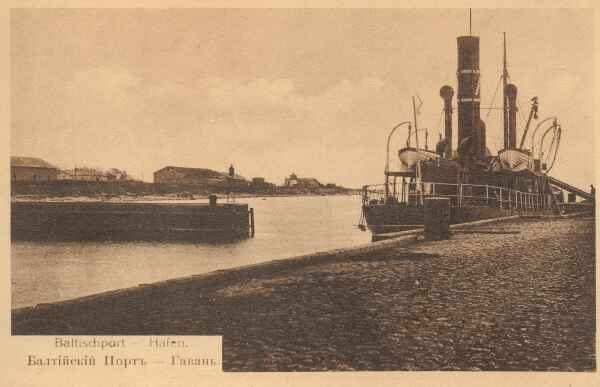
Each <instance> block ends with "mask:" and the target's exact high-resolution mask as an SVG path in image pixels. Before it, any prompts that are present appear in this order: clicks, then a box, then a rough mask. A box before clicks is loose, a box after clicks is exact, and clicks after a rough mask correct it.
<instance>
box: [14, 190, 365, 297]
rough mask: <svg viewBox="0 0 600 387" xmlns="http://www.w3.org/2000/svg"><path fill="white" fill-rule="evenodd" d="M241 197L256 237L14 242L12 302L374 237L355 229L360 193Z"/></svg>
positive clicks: (133, 283)
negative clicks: (226, 240)
mask: <svg viewBox="0 0 600 387" xmlns="http://www.w3.org/2000/svg"><path fill="white" fill-rule="evenodd" d="M238 201H239V202H245V203H248V205H249V207H251V208H254V211H255V214H256V215H255V216H256V235H255V237H254V238H250V239H245V240H241V241H236V242H229V243H189V242H188V243H172V242H169V243H165V242H54V241H53V242H24V241H15V242H13V243H12V246H11V259H12V262H11V273H12V278H11V280H12V307H13V308H18V307H23V306H30V305H35V304H39V303H44V302H53V301H59V300H65V299H70V298H74V297H80V296H84V295H88V294H93V293H98V292H103V291H108V290H114V289H119V288H124V287H131V286H136V285H138V284H141V283H151V282H155V281H161V280H166V279H170V278H177V277H182V276H187V275H193V274H200V273H206V272H209V271H213V270H219V269H226V268H231V267H236V266H242V265H248V264H252V263H258V262H264V261H269V260H272V259H281V258H287V257H292V256H296V255H302V254H308V253H312V252H316V251H323V250H328V249H335V248H341V247H347V246H353V245H358V244H362V243H368V242H369V241H370V238H371V236H370V233H368V232H361V231H360V230H358V229H357V227H356V224H357V223H358V220H359V217H360V197H359V196H308V197H269V198H248V199H239V200H238ZM194 202H195V201H194Z"/></svg>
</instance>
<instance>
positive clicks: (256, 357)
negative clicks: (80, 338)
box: [12, 217, 596, 371]
mask: <svg viewBox="0 0 600 387" xmlns="http://www.w3.org/2000/svg"><path fill="white" fill-rule="evenodd" d="M482 227H483V226H482ZM490 227H491V226H485V228H486V229H489V228H490ZM495 228H496V229H497V230H500V229H501V230H506V231H510V232H511V233H507V234H497V233H474V232H470V233H460V232H456V233H455V234H454V235H453V236H452V239H451V240H447V241H439V242H426V243H424V242H423V243H422V242H419V243H411V244H409V245H403V244H402V243H394V242H393V241H385V242H379V244H378V245H377V246H378V247H377V248H375V249H368V248H362V249H357V250H348V251H339V252H337V253H329V254H326V253H322V254H321V255H315V256H312V257H305V258H300V259H296V260H294V259H291V260H282V261H276V262H274V263H272V264H262V265H255V266H252V267H248V268H241V269H233V270H230V271H222V272H215V273H211V274H209V275H202V276H198V277H197V278H196V279H194V278H193V277H192V278H187V279H182V280H173V281H167V282H163V283H160V284H154V285H147V286H140V287H138V288H136V289H129V290H122V291H117V292H110V293H107V294H104V295H97V296H90V297H86V298H82V299H78V300H72V301H68V302H63V303H57V304H50V305H41V306H38V307H36V308H27V309H22V310H15V311H13V319H12V323H13V334H35V333H46V334H65V333H70V334H180V335H223V367H224V369H225V370H227V371H320V370H557V371H558V370H560V371H593V370H595V367H596V366H595V253H594V246H595V239H594V238H595V220H594V219H593V218H581V217H580V218H571V219H560V220H548V219H545V220H540V219H516V220H515V219H512V220H509V221H505V222H503V223H501V224H498V225H495ZM475 230H476V229H475ZM515 231H518V233H515ZM352 251H354V252H352Z"/></svg>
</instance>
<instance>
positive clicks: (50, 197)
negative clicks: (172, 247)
mask: <svg viewBox="0 0 600 387" xmlns="http://www.w3.org/2000/svg"><path fill="white" fill-rule="evenodd" d="M215 195H217V197H218V200H219V201H224V200H227V198H228V195H226V194H220V193H217V194H215ZM359 195H360V193H359V192H337V193H305V192H303V193H298V194H289V193H285V194H241V193H240V194H236V195H233V196H232V197H233V199H234V200H236V201H237V200H239V199H260V198H263V199H267V198H284V197H319V196H359ZM11 199H12V200H15V201H18V202H30V201H31V202H40V201H56V202H70V201H73V202H76V201H107V202H113V201H114V202H122V201H129V202H131V201H136V202H138V201H140V202H143V201H158V200H161V201H162V200H169V201H171V200H172V201H181V200H186V201H187V200H194V201H199V202H203V201H208V194H206V195H200V194H199V195H192V196H191V197H190V196H185V197H183V196H177V194H165V195H103V194H98V195H91V196H90V195H78V196H54V195H13V196H11Z"/></svg>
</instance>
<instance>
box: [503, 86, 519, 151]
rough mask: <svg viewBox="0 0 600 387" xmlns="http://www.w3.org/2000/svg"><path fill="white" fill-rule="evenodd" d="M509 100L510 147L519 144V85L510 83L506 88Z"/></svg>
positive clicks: (512, 147)
mask: <svg viewBox="0 0 600 387" xmlns="http://www.w3.org/2000/svg"><path fill="white" fill-rule="evenodd" d="M504 94H505V95H506V99H507V100H508V128H507V130H508V136H507V137H508V149H514V148H516V146H517V86H515V85H513V84H512V83H509V84H508V85H506V88H505V89H504Z"/></svg>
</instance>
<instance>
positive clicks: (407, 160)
mask: <svg viewBox="0 0 600 387" xmlns="http://www.w3.org/2000/svg"><path fill="white" fill-rule="evenodd" d="M439 157H440V155H438V154H437V153H435V152H433V151H430V150H427V149H420V148H412V147H407V148H402V149H400V150H399V151H398V158H399V159H400V162H401V163H402V167H403V168H405V169H406V170H410V171H414V169H415V167H416V165H417V163H418V162H419V161H426V160H435V159H438V158H439Z"/></svg>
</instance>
